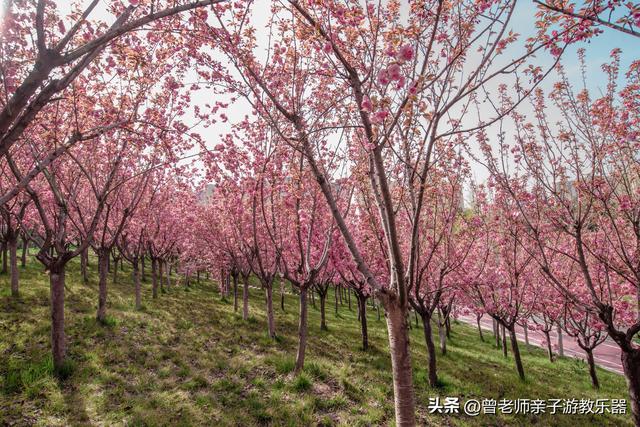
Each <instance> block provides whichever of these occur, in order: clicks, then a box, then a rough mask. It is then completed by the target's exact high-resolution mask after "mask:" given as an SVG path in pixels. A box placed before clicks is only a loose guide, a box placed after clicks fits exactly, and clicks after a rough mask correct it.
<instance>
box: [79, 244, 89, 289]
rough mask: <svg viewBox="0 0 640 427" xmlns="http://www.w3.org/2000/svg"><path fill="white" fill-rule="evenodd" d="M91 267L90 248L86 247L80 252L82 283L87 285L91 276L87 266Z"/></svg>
mask: <svg viewBox="0 0 640 427" xmlns="http://www.w3.org/2000/svg"><path fill="white" fill-rule="evenodd" d="M88 265H89V248H88V247H86V248H85V249H84V250H83V251H82V252H80V274H81V275H82V283H84V284H85V285H86V284H87V283H89V274H88V272H87V266H88Z"/></svg>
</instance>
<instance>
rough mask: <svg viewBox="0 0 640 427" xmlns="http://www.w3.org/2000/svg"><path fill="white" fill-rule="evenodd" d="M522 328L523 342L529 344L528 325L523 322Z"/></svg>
mask: <svg viewBox="0 0 640 427" xmlns="http://www.w3.org/2000/svg"><path fill="white" fill-rule="evenodd" d="M522 329H523V330H524V343H525V344H526V345H529V327H528V326H527V324H526V323H525V324H524V325H522Z"/></svg>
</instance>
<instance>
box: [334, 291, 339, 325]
mask: <svg viewBox="0 0 640 427" xmlns="http://www.w3.org/2000/svg"><path fill="white" fill-rule="evenodd" d="M334 289H335V292H334V295H335V297H336V317H338V285H336V287H335V288H334Z"/></svg>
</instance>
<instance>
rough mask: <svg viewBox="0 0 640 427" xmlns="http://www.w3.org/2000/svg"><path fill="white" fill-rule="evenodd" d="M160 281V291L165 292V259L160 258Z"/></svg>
mask: <svg viewBox="0 0 640 427" xmlns="http://www.w3.org/2000/svg"><path fill="white" fill-rule="evenodd" d="M157 262H158V276H159V277H158V281H159V282H160V292H162V293H164V261H162V260H158V261H157Z"/></svg>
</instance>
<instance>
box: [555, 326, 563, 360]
mask: <svg viewBox="0 0 640 427" xmlns="http://www.w3.org/2000/svg"><path fill="white" fill-rule="evenodd" d="M556 331H557V332H558V356H560V357H562V356H564V345H562V328H561V327H560V324H558V326H557V328H556Z"/></svg>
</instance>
